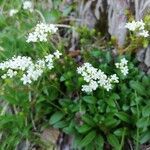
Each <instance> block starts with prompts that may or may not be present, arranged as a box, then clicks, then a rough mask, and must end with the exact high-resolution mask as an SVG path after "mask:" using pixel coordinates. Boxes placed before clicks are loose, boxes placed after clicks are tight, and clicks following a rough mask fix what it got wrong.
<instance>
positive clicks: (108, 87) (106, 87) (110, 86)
mask: <svg viewBox="0 0 150 150" xmlns="http://www.w3.org/2000/svg"><path fill="white" fill-rule="evenodd" d="M104 88H105V89H106V91H110V90H111V89H112V85H111V84H110V83H109V82H108V83H107V84H105V85H104Z"/></svg>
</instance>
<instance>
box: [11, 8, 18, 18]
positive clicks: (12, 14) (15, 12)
mask: <svg viewBox="0 0 150 150" xmlns="http://www.w3.org/2000/svg"><path fill="white" fill-rule="evenodd" d="M17 13H18V10H17V9H11V10H10V11H9V16H10V17H12V16H14V15H15V14H17Z"/></svg>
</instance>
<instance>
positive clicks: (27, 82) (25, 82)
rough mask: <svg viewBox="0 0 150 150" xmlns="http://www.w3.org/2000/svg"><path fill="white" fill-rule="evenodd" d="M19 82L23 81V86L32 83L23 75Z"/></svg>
mask: <svg viewBox="0 0 150 150" xmlns="http://www.w3.org/2000/svg"><path fill="white" fill-rule="evenodd" d="M21 81H23V84H24V85H25V84H30V83H31V82H32V81H31V78H30V77H29V76H27V75H25V74H23V77H22V78H21Z"/></svg>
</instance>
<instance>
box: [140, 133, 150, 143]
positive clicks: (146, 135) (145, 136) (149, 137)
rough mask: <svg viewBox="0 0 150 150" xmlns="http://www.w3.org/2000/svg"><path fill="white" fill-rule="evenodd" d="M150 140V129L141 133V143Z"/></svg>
mask: <svg viewBox="0 0 150 150" xmlns="http://www.w3.org/2000/svg"><path fill="white" fill-rule="evenodd" d="M149 140H150V131H146V132H144V133H143V134H142V135H141V139H140V143H141V144H144V143H146V142H148V141H149Z"/></svg>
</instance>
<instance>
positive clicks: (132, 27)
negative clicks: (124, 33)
mask: <svg viewBox="0 0 150 150" xmlns="http://www.w3.org/2000/svg"><path fill="white" fill-rule="evenodd" d="M125 28H128V29H129V30H130V31H135V30H136V29H137V24H136V22H135V21H132V22H128V23H126V25H125Z"/></svg>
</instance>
